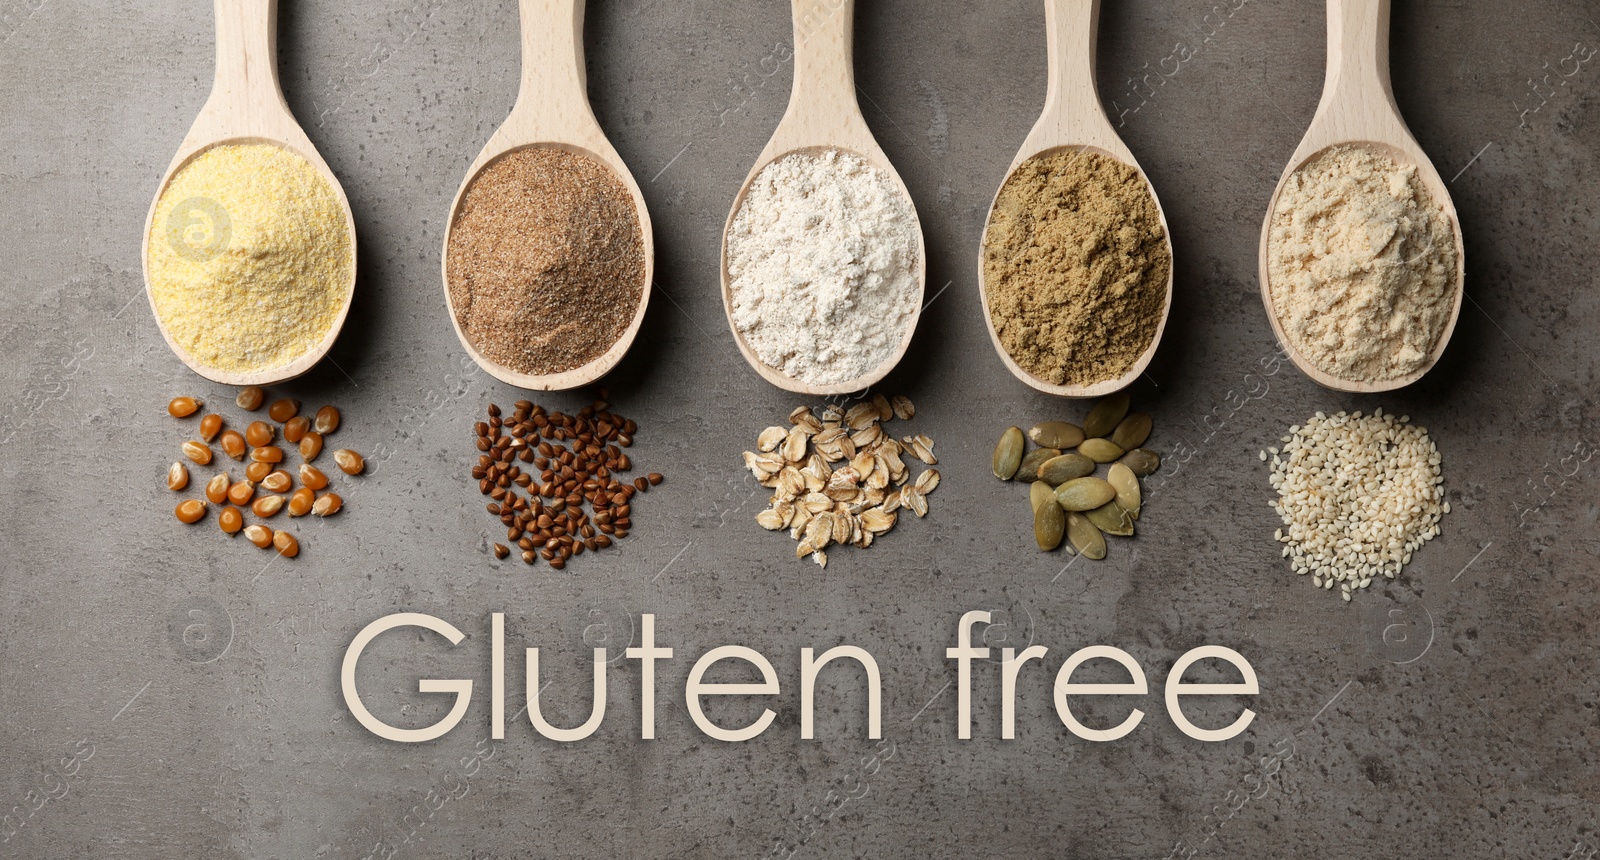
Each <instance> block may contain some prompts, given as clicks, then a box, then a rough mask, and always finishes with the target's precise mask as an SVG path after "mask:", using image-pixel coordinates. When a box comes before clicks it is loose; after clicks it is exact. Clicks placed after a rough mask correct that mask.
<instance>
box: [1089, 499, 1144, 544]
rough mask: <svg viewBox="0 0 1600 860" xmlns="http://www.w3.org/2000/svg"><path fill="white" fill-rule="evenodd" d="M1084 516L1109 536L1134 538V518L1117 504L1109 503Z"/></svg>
mask: <svg viewBox="0 0 1600 860" xmlns="http://www.w3.org/2000/svg"><path fill="white" fill-rule="evenodd" d="M1083 515H1084V516H1086V517H1088V518H1089V522H1091V523H1094V524H1095V526H1097V527H1098V528H1099V529H1100V530H1101V531H1103V532H1105V533H1106V534H1108V535H1118V536H1120V537H1132V536H1133V517H1131V516H1129V515H1128V512H1127V511H1125V510H1123V509H1122V506H1121V505H1119V504H1117V503H1116V502H1107V503H1106V504H1104V505H1102V506H1100V507H1098V508H1095V509H1094V510H1092V511H1085V512H1084V514H1083Z"/></svg>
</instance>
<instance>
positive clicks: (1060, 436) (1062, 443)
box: [1028, 421, 1084, 448]
mask: <svg viewBox="0 0 1600 860" xmlns="http://www.w3.org/2000/svg"><path fill="white" fill-rule="evenodd" d="M1028 438H1029V439H1032V440H1033V441H1034V444H1036V445H1043V446H1044V447H1046V448H1076V447H1078V446H1079V445H1081V444H1083V438H1084V436H1083V428H1082V427H1079V426H1078V425H1076V424H1068V423H1067V422H1065V421H1043V422H1040V423H1038V424H1035V425H1033V427H1031V428H1029V430H1028Z"/></svg>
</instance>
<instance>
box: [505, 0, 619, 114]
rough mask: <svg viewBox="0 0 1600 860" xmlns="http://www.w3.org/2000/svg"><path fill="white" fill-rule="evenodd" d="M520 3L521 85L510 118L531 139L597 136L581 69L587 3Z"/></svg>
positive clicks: (569, 0)
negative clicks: (585, 4)
mask: <svg viewBox="0 0 1600 860" xmlns="http://www.w3.org/2000/svg"><path fill="white" fill-rule="evenodd" d="M521 2H522V85H521V88H520V89H519V90H518V92H517V102H516V104H515V105H513V106H512V108H511V115H512V116H513V117H516V118H517V120H518V122H519V124H521V126H522V133H523V134H525V135H527V136H528V138H529V139H533V138H550V139H554V140H565V139H570V138H571V137H572V134H573V133H574V132H577V131H585V132H587V131H589V130H591V129H592V130H593V131H594V132H596V133H598V131H599V122H598V121H597V120H596V119H595V118H594V111H593V109H592V108H590V106H589V92H588V76H587V74H586V73H585V71H584V66H583V11H584V0H521ZM507 122H508V124H509V123H510V122H511V120H507Z"/></svg>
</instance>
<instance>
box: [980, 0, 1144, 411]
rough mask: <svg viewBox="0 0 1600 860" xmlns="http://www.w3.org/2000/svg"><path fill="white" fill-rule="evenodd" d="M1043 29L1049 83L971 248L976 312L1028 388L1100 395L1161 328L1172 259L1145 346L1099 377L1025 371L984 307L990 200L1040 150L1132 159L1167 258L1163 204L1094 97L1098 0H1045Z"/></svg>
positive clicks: (1135, 370)
mask: <svg viewBox="0 0 1600 860" xmlns="http://www.w3.org/2000/svg"><path fill="white" fill-rule="evenodd" d="M1044 9H1045V32H1046V40H1047V51H1048V58H1049V83H1048V84H1047V85H1046V91H1045V107H1044V111H1043V112H1042V113H1041V114H1040V116H1039V120H1038V122H1036V123H1034V126H1033V130H1032V131H1030V132H1029V133H1028V137H1027V139H1025V140H1024V141H1023V142H1022V146H1021V148H1019V149H1018V150H1017V155H1016V157H1015V158H1013V159H1012V160H1011V166H1010V167H1008V168H1006V178H1005V181H1003V182H1001V183H1000V188H999V189H997V190H996V191H995V197H994V202H991V203H990V205H989V215H988V217H987V218H985V219H984V224H983V247H982V248H980V250H979V254H978V260H979V264H978V294H979V297H980V299H981V301H982V303H983V320H984V324H985V325H986V326H987V327H988V329H989V339H990V341H991V342H993V344H994V349H995V352H997V353H999V355H1000V360H1001V361H1002V362H1004V363H1005V366H1006V369H1007V370H1010V371H1011V374H1012V375H1013V376H1015V377H1017V378H1018V379H1020V380H1022V381H1023V382H1025V383H1027V384H1028V385H1030V386H1032V387H1033V388H1035V389H1037V390H1039V391H1043V392H1045V393H1046V394H1054V395H1057V396H1060V397H1101V396H1104V395H1107V394H1111V393H1113V392H1116V391H1120V390H1122V389H1123V388H1126V387H1128V386H1129V385H1130V384H1132V383H1133V381H1134V380H1136V379H1138V378H1139V376H1140V374H1142V373H1144V371H1145V368H1146V367H1148V366H1149V365H1150V359H1151V358H1153V357H1154V356H1155V353H1156V347H1157V346H1159V345H1160V344H1161V335H1162V333H1163V332H1164V331H1166V327H1167V317H1168V315H1169V314H1170V313H1171V311H1172V279H1173V267H1172V266H1168V271H1167V283H1166V287H1165V289H1164V297H1163V299H1162V304H1161V318H1160V319H1159V320H1158V321H1157V323H1156V330H1155V335H1154V337H1152V338H1151V339H1150V344H1149V346H1147V347H1145V350H1144V352H1142V353H1140V354H1139V357H1138V358H1137V359H1135V360H1134V362H1133V364H1131V365H1129V367H1128V369H1127V370H1126V371H1125V372H1124V373H1123V374H1122V375H1121V376H1119V377H1117V378H1116V379H1107V380H1102V381H1100V382H1096V383H1093V384H1091V385H1057V384H1055V383H1052V382H1049V381H1047V380H1043V379H1040V378H1039V377H1037V376H1035V375H1033V373H1031V372H1029V371H1028V370H1027V369H1026V368H1024V367H1023V366H1022V365H1020V364H1018V363H1017V361H1016V359H1014V358H1012V357H1011V353H1010V352H1008V351H1007V350H1006V347H1005V344H1003V343H1002V342H1001V341H1000V333H999V332H998V331H996V330H995V325H994V315H993V314H992V313H991V312H990V310H989V288H988V284H987V282H986V278H985V276H984V266H983V260H984V253H983V250H984V249H986V248H987V247H988V243H989V226H990V223H991V222H992V221H993V219H994V212H995V203H996V202H998V201H999V199H1000V192H1001V191H1004V190H1005V187H1006V184H1007V183H1008V182H1010V181H1011V177H1012V175H1013V174H1014V173H1016V171H1017V168H1019V167H1021V166H1022V165H1023V164H1024V163H1026V162H1028V161H1031V160H1032V159H1035V158H1039V157H1041V156H1048V155H1054V154H1055V153H1058V152H1088V153H1093V154H1096V155H1103V156H1105V157H1107V158H1110V159H1112V160H1113V161H1118V162H1121V163H1123V164H1126V165H1128V166H1129V167H1132V168H1133V169H1134V171H1135V172H1137V173H1138V174H1139V178H1140V179H1142V180H1143V181H1144V185H1145V188H1146V190H1148V191H1149V192H1150V199H1151V201H1152V202H1153V203H1154V204H1155V207H1156V215H1157V216H1158V217H1159V218H1160V220H1161V233H1162V241H1163V242H1165V243H1166V247H1167V257H1168V259H1171V258H1172V232H1171V230H1169V229H1168V227H1167V215H1166V211H1165V210H1164V209H1162V208H1161V199H1160V198H1159V197H1157V196H1156V191H1155V188H1154V186H1152V185H1151V184H1150V179H1149V177H1148V176H1146V175H1145V172H1144V169H1143V168H1141V167H1140V166H1139V162H1138V160H1137V159H1135V158H1134V157H1133V152H1132V151H1131V150H1129V149H1128V147H1127V144H1125V143H1123V141H1122V138H1121V136H1119V135H1118V134H1117V132H1116V129H1115V128H1113V127H1112V125H1111V120H1110V119H1109V118H1107V116H1106V113H1105V109H1104V108H1103V107H1102V106H1101V104H1100V94H1099V91H1098V90H1097V89H1096V87H1095V72H1094V57H1095V44H1096V42H1097V36H1098V31H1099V26H1100V0H1045V4H1044Z"/></svg>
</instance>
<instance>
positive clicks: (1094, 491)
mask: <svg viewBox="0 0 1600 860" xmlns="http://www.w3.org/2000/svg"><path fill="white" fill-rule="evenodd" d="M1116 497H1117V488H1116V487H1113V486H1111V483H1110V482H1109V481H1104V480H1101V479H1100V478H1075V479H1073V480H1071V481H1068V482H1066V483H1064V484H1062V485H1061V486H1059V487H1057V488H1056V506H1057V507H1060V508H1062V509H1063V510H1068V511H1092V510H1094V509H1095V508H1098V507H1101V506H1102V505H1104V504H1105V503H1107V502H1109V501H1111V500H1112V499H1114V498H1116Z"/></svg>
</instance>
